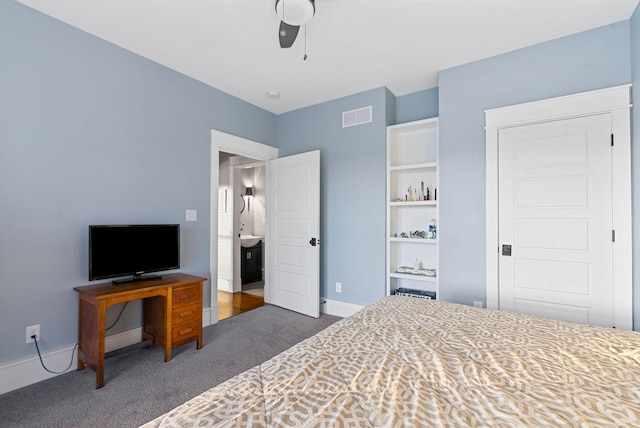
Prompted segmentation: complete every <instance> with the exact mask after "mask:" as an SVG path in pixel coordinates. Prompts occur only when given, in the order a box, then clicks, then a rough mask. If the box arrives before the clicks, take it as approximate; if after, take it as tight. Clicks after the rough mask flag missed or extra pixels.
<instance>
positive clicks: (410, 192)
mask: <svg viewBox="0 0 640 428" xmlns="http://www.w3.org/2000/svg"><path fill="white" fill-rule="evenodd" d="M437 192H438V190H437V188H435V187H434V189H433V200H434V201H435V200H436V199H437V198H436V195H437V194H438V193H437ZM430 200H431V193H430V188H429V187H427V188H426V190H425V187H424V181H421V182H420V191H418V187H417V186H416V187H414V186H409V188H408V189H407V193H405V195H404V199H402V198H395V199H394V200H393V202H419V201H430Z"/></svg>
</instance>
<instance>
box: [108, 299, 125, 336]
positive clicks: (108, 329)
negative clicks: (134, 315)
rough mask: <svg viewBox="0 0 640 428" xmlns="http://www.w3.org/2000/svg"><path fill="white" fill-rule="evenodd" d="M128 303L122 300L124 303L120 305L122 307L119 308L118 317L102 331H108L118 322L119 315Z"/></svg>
mask: <svg viewBox="0 0 640 428" xmlns="http://www.w3.org/2000/svg"><path fill="white" fill-rule="evenodd" d="M128 304H129V302H124V305H123V306H122V309H120V313H119V314H118V318H116V320H115V321H114V322H113V324H111V325H110V326H109V327H107V328H105V329H104V331H109V330H111V329H112V328H113V327H115V326H116V324H118V321H120V317H121V316H122V314H123V312H124V310H125V308H126V307H127V305H128Z"/></svg>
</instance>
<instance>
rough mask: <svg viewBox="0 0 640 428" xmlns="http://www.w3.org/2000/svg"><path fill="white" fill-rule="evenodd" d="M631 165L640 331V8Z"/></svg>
mask: <svg viewBox="0 0 640 428" xmlns="http://www.w3.org/2000/svg"><path fill="white" fill-rule="evenodd" d="M631 80H632V82H633V87H632V88H631V96H632V104H633V105H634V106H636V107H633V108H632V109H631V126H632V133H631V135H632V140H631V159H632V160H631V165H632V171H631V175H632V180H633V181H632V189H633V220H634V224H633V266H634V267H635V269H634V271H633V283H634V293H633V307H634V317H633V321H634V330H637V331H640V223H639V222H638V220H639V219H640V6H638V7H637V8H636V11H635V12H634V14H633V16H632V17H631Z"/></svg>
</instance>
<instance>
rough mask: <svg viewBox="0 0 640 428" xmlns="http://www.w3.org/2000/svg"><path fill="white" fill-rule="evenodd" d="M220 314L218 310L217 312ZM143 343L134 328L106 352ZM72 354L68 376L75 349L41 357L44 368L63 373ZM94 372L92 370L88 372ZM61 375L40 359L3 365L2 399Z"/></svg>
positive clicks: (109, 340)
mask: <svg viewBox="0 0 640 428" xmlns="http://www.w3.org/2000/svg"><path fill="white" fill-rule="evenodd" d="M212 312H213V310H212V309H211V308H204V309H203V310H202V326H203V327H207V326H209V325H211V324H215V322H217V320H215V322H214V323H211V313H212ZM215 312H216V313H217V308H216V310H215ZM141 341H142V327H138V328H134V329H131V330H127V331H123V332H120V333H115V334H112V335H109V336H106V337H105V338H104V351H105V352H111V351H115V350H116V349H120V348H125V347H127V346H131V345H135V344H136V343H140V342H141ZM72 351H73V361H72V362H71V366H70V367H69V369H68V370H66V371H64V372H63V373H60V374H64V373H69V372H72V371H74V370H76V369H77V368H78V353H77V350H74V346H73V345H71V346H66V347H64V348H58V349H54V350H53V351H49V352H45V353H43V354H42V359H43V360H44V364H45V365H46V366H47V368H49V370H52V371H61V370H62V369H64V368H65V367H67V366H68V365H69V361H70V359H71V352H72ZM34 352H35V345H34ZM85 370H91V369H88V368H87V369H85ZM60 374H53V373H49V372H47V371H45V370H44V369H43V368H42V365H41V364H40V358H38V355H37V354H36V355H34V356H32V357H27V358H22V359H20V360H15V361H10V362H8V363H5V364H1V365H0V395H2V394H5V393H7V392H11V391H14V390H16V389H19V388H24V387H25V386H29V385H32V384H34V383H38V382H41V381H43V380H46V379H50V378H52V377H56V376H59V375H60Z"/></svg>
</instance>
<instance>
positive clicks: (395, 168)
mask: <svg viewBox="0 0 640 428" xmlns="http://www.w3.org/2000/svg"><path fill="white" fill-rule="evenodd" d="M423 168H424V169H436V168H438V164H437V162H427V163H415V164H410V165H393V166H390V167H389V171H407V170H411V169H423Z"/></svg>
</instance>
